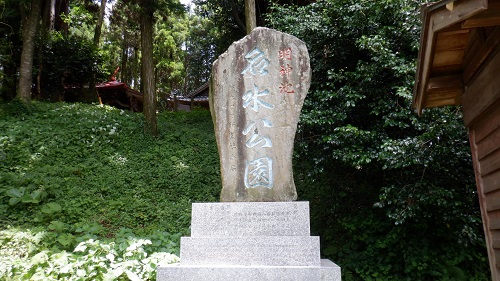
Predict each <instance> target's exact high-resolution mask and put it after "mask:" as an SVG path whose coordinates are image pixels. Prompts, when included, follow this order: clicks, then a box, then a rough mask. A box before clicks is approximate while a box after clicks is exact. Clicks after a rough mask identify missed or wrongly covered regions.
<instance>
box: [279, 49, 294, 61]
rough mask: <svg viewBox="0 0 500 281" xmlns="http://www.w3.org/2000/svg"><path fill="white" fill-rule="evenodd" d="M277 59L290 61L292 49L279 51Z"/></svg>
mask: <svg viewBox="0 0 500 281" xmlns="http://www.w3.org/2000/svg"><path fill="white" fill-rule="evenodd" d="M278 58H279V59H286V60H292V48H286V49H283V50H280V51H279V53H278Z"/></svg>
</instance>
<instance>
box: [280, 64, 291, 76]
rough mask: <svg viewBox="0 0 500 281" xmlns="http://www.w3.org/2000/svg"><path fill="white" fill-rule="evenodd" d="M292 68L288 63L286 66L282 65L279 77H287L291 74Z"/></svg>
mask: <svg viewBox="0 0 500 281" xmlns="http://www.w3.org/2000/svg"><path fill="white" fill-rule="evenodd" d="M292 70H293V68H292V66H291V65H289V64H288V63H287V64H286V65H282V66H281V67H280V76H281V77H283V76H288V75H289V74H290V73H292Z"/></svg>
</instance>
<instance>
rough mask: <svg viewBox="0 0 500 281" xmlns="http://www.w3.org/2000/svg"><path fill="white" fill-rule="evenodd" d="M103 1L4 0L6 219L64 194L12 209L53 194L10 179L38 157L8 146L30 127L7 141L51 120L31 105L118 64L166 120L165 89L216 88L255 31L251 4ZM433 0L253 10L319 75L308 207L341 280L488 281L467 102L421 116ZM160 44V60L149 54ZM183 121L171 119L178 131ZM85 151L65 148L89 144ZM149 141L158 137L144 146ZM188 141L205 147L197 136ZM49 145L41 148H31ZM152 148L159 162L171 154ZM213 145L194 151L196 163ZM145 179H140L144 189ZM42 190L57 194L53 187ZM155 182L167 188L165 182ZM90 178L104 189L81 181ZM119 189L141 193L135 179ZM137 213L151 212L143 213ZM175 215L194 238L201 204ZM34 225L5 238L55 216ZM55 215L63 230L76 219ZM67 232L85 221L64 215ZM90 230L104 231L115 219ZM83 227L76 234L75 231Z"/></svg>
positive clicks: (87, 93)
mask: <svg viewBox="0 0 500 281" xmlns="http://www.w3.org/2000/svg"><path fill="white" fill-rule="evenodd" d="M106 2H108V1H103V0H101V1H90V0H71V1H70V0H52V1H49V0H45V1H42V0H29V1H28V0H21V1H17V0H0V36H1V37H0V55H1V57H0V103H1V104H2V109H3V110H2V111H1V112H0V118H3V120H5V121H3V122H5V123H2V122H0V124H1V125H2V126H0V128H1V129H2V130H1V131H0V138H1V139H0V140H2V143H0V149H1V150H0V157H2V158H0V160H2V162H1V164H0V176H1V178H0V184H1V185H0V200H1V201H0V203H1V204H2V209H1V211H0V215H4V216H7V214H9V216H11V215H12V214H13V213H19V214H21V213H22V214H24V215H23V216H24V217H25V218H26V217H27V218H29V217H30V215H26V213H23V212H24V211H23V212H21V211H20V210H25V209H26V207H27V206H30V208H31V209H30V208H28V209H29V210H30V212H32V213H33V214H34V213H36V212H37V211H40V210H41V209H40V208H44V206H47V204H49V203H51V202H53V203H56V202H58V201H57V200H58V196H62V195H60V194H59V193H58V192H57V191H56V189H58V188H59V186H60V185H55V186H53V187H50V188H48V190H51V189H54V190H52V191H50V192H47V196H46V197H43V199H42V198H41V197H40V200H38V199H37V200H32V201H31V202H24V201H22V200H20V201H18V202H15V204H10V203H12V200H11V199H12V198H15V196H14V197H13V195H15V194H14V193H12V190H13V189H17V190H20V188H24V191H23V192H25V193H26V194H34V196H35V197H36V195H37V194H40V196H41V194H42V193H37V192H36V191H37V190H40V183H33V182H30V181H23V180H18V181H10V180H7V179H10V178H11V177H21V178H22V177H23V175H24V173H25V172H23V170H22V169H18V168H16V167H19V166H22V165H23V164H22V163H24V162H23V161H27V160H26V159H25V160H23V159H24V158H23V157H29V153H28V154H27V155H24V156H22V157H21V156H19V157H13V158H9V155H10V154H9V153H11V151H12V150H11V149H12V147H13V146H15V145H16V144H18V145H20V144H23V143H26V142H28V143H29V142H30V138H31V136H30V135H29V133H28V132H26V133H25V134H22V135H21V136H17V137H16V138H15V140H14V141H11V139H12V135H14V133H13V131H12V130H13V129H12V127H11V126H10V125H9V124H11V123H12V124H14V123H15V124H18V125H17V126H22V124H23V123H22V120H24V118H26V117H23V116H24V114H28V116H36V117H37V118H42V117H41V116H44V115H43V113H40V112H39V110H40V108H41V109H42V111H43V109H44V108H45V109H46V110H49V109H47V108H50V107H48V106H38V109H37V110H34V109H32V107H33V105H30V103H29V101H30V100H39V101H51V102H55V101H67V102H77V101H78V102H86V103H91V102H96V101H97V99H96V95H95V91H94V89H93V86H94V85H95V84H96V83H97V82H101V81H105V80H107V79H108V78H109V75H110V74H111V73H113V71H114V70H115V69H116V67H118V66H119V67H120V71H119V72H118V76H117V78H118V80H121V81H123V82H126V83H127V84H128V85H130V86H131V87H133V88H136V89H138V90H141V91H143V92H144V93H145V95H149V96H150V97H151V98H152V100H151V103H146V104H145V107H148V108H150V109H152V112H156V111H157V110H158V111H160V112H161V111H163V110H164V109H165V108H166V106H165V99H166V98H167V97H168V96H170V95H172V94H173V95H184V94H186V93H189V92H190V91H192V90H193V89H196V88H197V87H199V86H200V85H202V84H203V83H205V82H206V81H207V80H208V78H209V75H210V69H211V64H212V63H213V61H214V60H215V59H216V58H217V57H218V55H220V54H221V53H222V52H224V51H225V50H226V49H227V47H228V46H229V45H230V44H231V43H232V42H233V41H235V40H238V39H240V38H242V37H243V36H244V35H245V20H244V6H243V0H219V1H215V0H194V1H193V2H194V4H195V5H193V6H191V7H190V8H191V10H190V11H191V12H188V11H189V9H188V7H184V6H182V5H181V4H180V3H179V2H178V1H177V0H156V1H152V0H151V1H146V0H141V1H139V0H135V1H132V0H130V1H120V0H115V1H111V0H109V3H111V4H113V9H112V10H107V11H106V10H104V9H102V7H104V6H105V3H106ZM424 2H425V1H416V0H410V1H408V0H380V1H358V0H318V1H307V0H302V1H299V0H293V1H292V0H281V1H270V0H268V1H266V0H258V1H256V10H257V25H258V26H266V27H270V28H274V29H277V30H280V31H284V32H287V33H290V34H292V35H295V36H297V37H298V38H300V39H302V40H303V41H304V42H305V43H306V45H307V47H308V49H309V53H310V57H311V67H312V69H313V76H312V77H313V78H312V85H311V89H310V92H309V94H308V96H307V98H306V102H305V105H304V108H303V111H302V115H301V121H300V123H299V128H298V133H297V136H296V141H295V154H294V164H295V167H294V169H295V172H294V173H295V180H296V185H297V189H298V193H299V200H307V201H310V204H311V216H312V218H311V222H312V234H313V235H319V236H321V239H322V241H321V245H322V254H323V255H324V256H325V257H327V258H330V259H331V260H333V261H334V262H336V263H338V264H339V265H340V266H341V267H342V272H343V273H342V274H343V280H488V279H489V272H488V263H487V255H486V249H485V245H484V237H483V232H482V223H481V217H480V212H479V207H478V198H477V193H476V188H475V181H474V173H473V169H472V161H471V156H470V152H469V144H468V141H467V132H466V129H465V128H464V126H463V123H462V121H461V111H460V108H440V109H431V110H426V111H425V113H424V115H423V116H422V117H417V116H416V114H415V113H414V111H413V110H412V108H411V100H412V90H413V84H414V77H415V66H416V58H417V52H418V42H419V33H420V19H419V8H420V6H421V5H422V4H424ZM103 4H104V5H103ZM37 13H39V14H37ZM103 15H106V17H103ZM101 18H102V19H104V18H107V20H101ZM33 19H36V20H34V25H35V26H36V27H37V28H36V32H33V37H32V39H33V52H32V67H31V66H29V67H28V69H29V71H30V73H29V78H30V80H31V81H32V82H31V83H28V93H29V94H28V95H26V94H25V93H24V95H23V93H22V91H25V90H23V89H21V88H22V87H21V86H25V87H26V82H24V83H22V82H21V81H24V80H22V78H23V77H24V78H26V77H25V76H23V73H24V72H23V64H21V61H23V58H22V54H23V51H25V50H26V48H28V47H29V46H28V47H26V45H25V43H26V42H27V40H29V39H28V35H29V31H30V30H29V29H28V27H29V26H30V25H29V23H30V20H33ZM148 26H150V27H151V28H152V33H151V37H150V38H149V39H150V41H148V38H146V37H145V36H144V34H146V33H145V30H146V31H147V28H148ZM145 28H146V29H145ZM150 43H151V44H152V45H151V46H152V49H151V52H149V51H146V52H144V50H145V49H144V48H145V47H146V45H149V44H150ZM145 67H146V69H145ZM148 67H149V69H148ZM147 71H149V72H147ZM144 73H149V75H147V76H146V77H147V78H149V79H151V78H152V79H151V80H152V81H150V84H148V83H146V81H145V80H146V79H144V78H142V77H144V76H143V75H144ZM36 104H37V103H35V107H36ZM89 106H91V105H89ZM50 110H54V109H53V108H50ZM75 110H76V109H75ZM33 112H37V113H36V114H35V115H33V114H34V113H33ZM75 112H76V111H75ZM115 114H116V113H115ZM147 114H148V113H146V112H145V113H144V115H142V114H137V115H136V116H138V117H137V118H136V119H134V118H132V121H133V122H136V123H135V124H137V127H138V128H145V130H144V131H145V132H146V133H148V132H150V133H151V132H152V129H151V128H150V129H147V130H146V127H148V124H150V122H149V121H148V120H151V119H148V118H154V119H155V120H156V114H153V115H151V114H150V116H149V117H148V116H147ZM165 114H167V113H165ZM50 116H52V115H50ZM168 116H170V115H168ZM173 116H176V115H175V114H174V115H173ZM196 116H197V117H196V118H200V116H199V115H196ZM205 117H206V118H207V119H208V118H209V116H208V115H205ZM12 118H14V119H12ZM54 118H57V117H56V116H54ZM86 118H87V117H86ZM89 118H90V117H89ZM116 118H119V117H118V116H117V117H116ZM172 118H173V119H168V118H167V119H168V122H175V121H173V120H175V117H172ZM182 118H186V117H185V116H184V117H182ZM167 119H165V118H164V119H161V118H160V119H159V121H158V122H160V123H161V122H167ZM117 120H119V119H117ZM162 120H163V121H162ZM183 120H184V119H183ZM132 121H131V122H132ZM17 122H20V123H17ZM60 122H63V120H60ZM117 122H118V123H121V122H124V123H125V121H123V120H121V121H117ZM127 122H128V121H127ZM155 122H156V121H155ZM127 124H129V123H127ZM191 125H192V126H195V125H194V124H191ZM205 125H206V124H205ZM208 125H210V124H208ZM30 126H33V125H30ZM158 127H159V129H158V132H156V134H158V135H159V137H160V138H161V137H162V136H163V137H164V138H166V137H165V136H172V135H173V136H176V137H172V138H168V140H169V141H168V142H167V144H165V145H166V146H168V145H171V146H172V147H174V146H175V145H177V144H179V143H180V142H182V137H181V136H179V135H178V131H177V129H176V127H168V126H164V125H161V124H160V125H159V126H158ZM62 130H63V129H62ZM75 130H77V129H75ZM89 130H90V129H89ZM35 131H36V130H35V129H33V132H35ZM131 131H133V130H131ZM137 133H138V132H137V131H134V134H137ZM153 134H154V133H153ZM130 137H132V136H130ZM6 140H9V141H8V142H7V141H6ZM77 143H78V142H77V141H75V142H74V143H66V144H65V145H63V146H75V147H78V146H77V145H78V144H77ZM153 143H154V140H151V142H146V144H147V145H148V146H152V145H153ZM103 145H104V144H103ZM192 145H193V149H194V148H196V143H195V144H192ZM39 146H41V144H32V146H31V148H29V149H38V148H39ZM54 149H56V148H54ZM156 151H157V153H158V155H157V156H159V155H160V150H156ZM210 151H211V152H210V153H213V151H212V150H210ZM205 152H206V151H205V150H203V149H198V150H196V153H199V154H200V155H202V154H203V153H205ZM150 153H151V154H153V155H154V153H155V152H154V151H153V152H150ZM2 155H5V156H2ZM86 157H87V156H86ZM182 157H186V156H182ZM207 157H208V156H207ZM9 159H10V160H9ZM151 159H155V158H154V157H153V158H148V161H149V160H150V161H154V160H151ZM176 159H177V156H176ZM210 159H211V158H210ZM8 160H9V161H8ZM175 161H176V160H175V159H174V160H172V162H175ZM42 164H43V163H40V165H42ZM212 164H214V165H217V163H212ZM144 165H148V168H147V169H146V170H144V173H158V176H159V177H174V176H173V175H172V174H168V173H163V172H158V171H163V169H164V167H161V166H156V165H151V163H148V164H144ZM149 165H151V166H149ZM200 169H201V171H203V168H200ZM210 173H213V171H212V170H210ZM134 174H135V172H134ZM211 175H213V174H211ZM143 177H146V176H137V180H138V182H140V181H141V180H142V181H143V180H144V178H143ZM201 178H202V177H200V178H198V177H195V178H193V179H192V182H193V186H205V185H200V184H199V182H198V181H202V180H203V179H201ZM2 179H3V180H2ZM205 180H206V179H205ZM210 183H212V184H214V185H217V184H219V183H216V182H214V181H210ZM44 184H45V185H49V186H50V181H48V182H47V183H44ZM103 184H106V182H105V181H103ZM154 184H155V186H156V187H157V188H158V190H159V191H160V192H165V190H164V189H165V188H166V186H167V185H166V184H162V183H157V182H155V183H154ZM78 185H80V186H81V187H86V188H90V189H92V188H94V189H99V188H101V187H98V186H93V185H89V183H88V182H85V181H83V182H78ZM137 185H139V184H137ZM182 186H184V185H182ZM168 187H169V188H174V190H175V192H173V193H175V194H177V195H175V196H174V195H172V197H171V198H170V199H169V198H166V197H159V198H163V199H162V200H165V202H170V201H169V200H173V201H175V199H176V198H178V197H177V196H179V194H185V195H186V196H188V195H189V196H191V195H192V194H194V193H192V191H193V190H191V189H189V192H188V193H186V190H185V186H184V187H183V188H180V189H175V186H174V187H171V186H170V185H168ZM123 188H128V189H133V188H136V189H138V190H141V187H140V186H130V185H127V184H126V183H123ZM217 190H220V189H217ZM33 192H35V193H33ZM170 192H172V191H170ZM58 194H59V195H58ZM203 194H204V193H203ZM201 197H202V198H201ZM201 197H200V198H198V199H199V200H200V201H203V200H205V201H213V200H214V199H215V198H216V197H217V196H216V195H214V194H212V193H209V194H207V195H206V196H201ZM37 198H38V197H37ZM182 198H186V197H182ZM32 199H33V198H32ZM183 200H185V199H183ZM14 201H15V200H14ZM27 201H29V200H27ZM37 201H38V202H37ZM9 202H10V203H9ZM57 204H59V205H60V206H63V207H64V205H63V204H61V203H57ZM52 206H53V205H52ZM120 206H121V205H120V204H118V203H116V202H114V203H113V204H111V203H110V204H109V205H107V208H108V210H109V211H110V212H116V211H117V210H120ZM46 208H47V207H46ZM82 208H83V207H82ZM46 210H47V209H46ZM133 212H134V213H135V212H137V211H136V210H134V211H133ZM141 212H142V213H143V214H146V215H151V216H153V215H152V213H151V212H149V211H147V210H142V209H141ZM179 216H182V218H183V219H182V220H180V221H179V220H177V222H178V228H179V229H175V227H174V228H172V229H169V230H168V231H171V232H178V233H182V234H184V233H185V232H187V225H186V222H188V221H189V220H188V219H186V216H187V217H189V210H188V209H183V212H182V214H180V215H179ZM25 218H23V219H21V218H20V217H17V216H15V215H14V216H13V217H9V219H2V220H0V222H1V223H2V227H3V228H4V229H7V227H8V226H16V227H22V226H26V225H36V226H40V227H43V226H44V225H46V224H48V223H51V222H47V221H43V220H42V221H37V220H36V219H35V218H36V216H35V215H33V220H30V219H25ZM172 219H175V218H172ZM143 220H144V219H143ZM58 221H64V216H61V217H60V218H58ZM137 221H138V222H139V221H140V219H138V220H137ZM64 223H65V224H67V225H74V224H76V223H77V221H76V219H74V218H73V219H69V218H68V220H67V221H64ZM80 223H81V222H80ZM85 223H87V224H89V225H90V224H91V223H96V224H100V225H101V227H102V226H103V224H106V223H107V221H106V223H103V221H102V220H97V219H96V221H93V222H92V221H91V220H89V221H85ZM114 223H116V224H117V225H115V226H114V228H111V229H115V230H116V232H117V233H118V229H119V225H118V224H119V223H118V221H117V222H114ZM145 224H146V225H147V227H146V230H144V225H145ZM49 225H50V224H49ZM126 227H129V228H132V229H134V230H135V231H139V233H140V234H142V235H152V234H154V233H155V231H158V230H160V229H157V228H160V227H165V225H162V224H156V223H155V222H154V220H146V222H141V223H140V225H139V223H137V225H134V222H133V220H132V221H130V222H128V223H127V225H126ZM76 229H77V228H74V229H73V228H71V227H68V228H67V229H66V230H67V231H69V232H71V233H70V234H71V235H76ZM66 230H65V231H66ZM96 235H97V236H96V237H98V235H110V234H109V232H106V231H103V232H98V233H97V234H96ZM113 235H114V234H112V235H110V237H111V238H112V237H113ZM175 239H176V238H172V240H175ZM71 243H76V240H75V241H73V242H71ZM75 245H76V244H75ZM70 246H74V245H73V244H71V245H70ZM68 247H69V246H68ZM153 250H155V249H153ZM153 250H151V251H153ZM156 250H157V249H156ZM0 272H1V271H0Z"/></svg>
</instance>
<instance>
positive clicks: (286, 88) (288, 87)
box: [279, 83, 295, 94]
mask: <svg viewBox="0 0 500 281" xmlns="http://www.w3.org/2000/svg"><path fill="white" fill-rule="evenodd" d="M279 88H280V94H284V93H287V94H294V93H295V91H294V90H293V85H292V84H286V83H281V84H280V86H279Z"/></svg>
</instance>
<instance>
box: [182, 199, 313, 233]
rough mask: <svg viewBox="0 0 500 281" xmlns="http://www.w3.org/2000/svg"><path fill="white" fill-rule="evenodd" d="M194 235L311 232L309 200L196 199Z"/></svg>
mask: <svg viewBox="0 0 500 281" xmlns="http://www.w3.org/2000/svg"><path fill="white" fill-rule="evenodd" d="M191 218H192V219H191V237H220V238H221V239H222V237H224V236H242V237H243V236H308V235H310V228H309V225H310V223H309V202H232V203H193V209H192V215H191Z"/></svg>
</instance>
